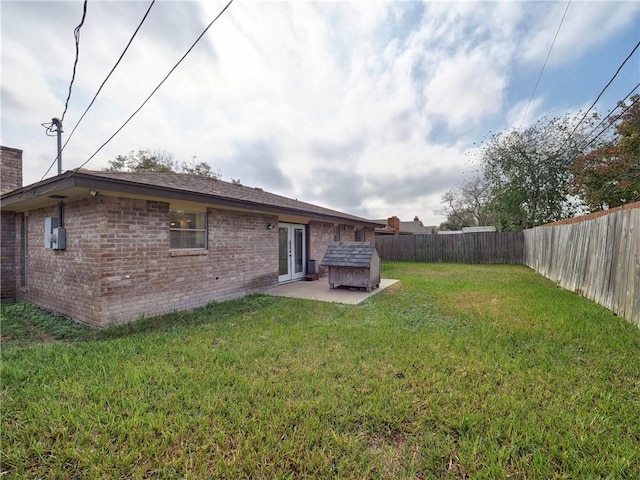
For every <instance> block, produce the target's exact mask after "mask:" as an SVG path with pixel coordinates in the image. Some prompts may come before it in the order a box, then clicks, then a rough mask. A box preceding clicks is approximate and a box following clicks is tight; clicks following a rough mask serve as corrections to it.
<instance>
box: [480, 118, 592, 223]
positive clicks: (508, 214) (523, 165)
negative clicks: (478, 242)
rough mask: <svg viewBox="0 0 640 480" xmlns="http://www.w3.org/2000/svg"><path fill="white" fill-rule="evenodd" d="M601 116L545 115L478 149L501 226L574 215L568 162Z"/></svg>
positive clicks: (490, 204) (489, 202) (490, 203)
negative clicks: (582, 118)
mask: <svg viewBox="0 0 640 480" xmlns="http://www.w3.org/2000/svg"><path fill="white" fill-rule="evenodd" d="M595 120H597V116H593V117H591V118H590V119H587V120H586V121H583V122H578V121H577V120H576V119H575V118H572V117H570V116H569V115H564V116H562V117H556V118H553V119H551V120H549V119H547V118H546V117H543V118H542V119H540V120H539V121H538V122H537V123H536V124H534V125H532V126H530V127H528V128H526V129H524V130H519V129H514V130H511V131H506V132H502V133H498V134H496V135H493V136H492V137H490V138H489V139H488V140H487V141H486V142H485V143H483V145H482V146H481V147H480V148H479V150H478V153H477V154H478V156H479V160H480V163H481V165H482V175H483V181H484V182H485V183H486V185H487V188H488V196H489V198H488V199H487V206H488V209H489V211H491V212H493V214H495V216H496V223H497V226H498V227H499V228H500V229H501V230H506V231H509V230H512V231H513V230H523V229H525V228H531V227H533V226H536V225H541V224H544V223H548V222H553V221H556V220H560V219H563V218H567V217H570V216H572V215H573V214H574V213H575V212H576V211H577V207H578V205H577V204H576V202H575V201H572V199H571V198H570V196H569V185H568V184H569V179H570V177H571V175H570V172H569V166H570V165H571V163H572V160H573V158H575V157H576V156H577V155H579V154H580V153H582V152H581V146H583V145H584V144H585V143H586V142H585V138H586V136H587V135H586V132H587V131H588V130H590V128H591V125H592V124H593V123H594V121H595Z"/></svg>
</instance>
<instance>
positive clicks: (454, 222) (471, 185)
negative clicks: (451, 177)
mask: <svg viewBox="0 0 640 480" xmlns="http://www.w3.org/2000/svg"><path fill="white" fill-rule="evenodd" d="M488 200H489V186H488V185H487V183H486V182H485V181H484V179H483V177H481V176H475V177H473V178H472V179H470V180H467V181H466V182H464V183H463V185H462V187H460V188H456V189H453V190H449V191H448V192H447V193H445V194H444V195H442V203H443V206H442V207H441V208H439V209H437V210H436V211H435V213H436V214H438V215H446V216H447V221H446V222H443V223H442V224H441V225H440V229H441V230H460V229H461V228H462V227H473V226H477V225H491V224H493V223H495V217H494V215H493V214H492V212H491V208H490V205H489V203H488Z"/></svg>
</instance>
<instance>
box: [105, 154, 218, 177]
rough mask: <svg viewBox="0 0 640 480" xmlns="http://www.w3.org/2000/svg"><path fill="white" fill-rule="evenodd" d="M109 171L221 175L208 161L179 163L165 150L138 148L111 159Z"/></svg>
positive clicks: (204, 175)
mask: <svg viewBox="0 0 640 480" xmlns="http://www.w3.org/2000/svg"><path fill="white" fill-rule="evenodd" d="M105 170H106V171H108V172H158V173H189V174H193V175H200V176H203V177H219V176H220V173H219V172H217V173H213V172H211V166H210V165H209V164H208V163H206V162H199V163H196V162H195V156H194V158H193V161H192V162H191V163H190V164H189V163H187V162H182V164H179V163H178V162H177V161H175V160H174V158H173V154H171V153H167V152H165V151H153V152H152V151H151V150H138V151H137V152H135V151H133V150H132V151H131V152H129V153H128V154H127V155H118V156H117V157H116V158H115V159H114V160H109V166H108V167H107V168H105Z"/></svg>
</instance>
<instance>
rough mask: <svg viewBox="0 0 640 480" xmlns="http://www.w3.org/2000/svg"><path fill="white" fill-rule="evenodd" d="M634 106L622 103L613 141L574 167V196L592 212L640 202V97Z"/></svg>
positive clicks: (634, 99) (583, 156)
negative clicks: (580, 199)
mask: <svg viewBox="0 0 640 480" xmlns="http://www.w3.org/2000/svg"><path fill="white" fill-rule="evenodd" d="M631 102H632V103H631V104H630V105H629V106H626V105H625V104H624V103H622V102H621V103H620V104H619V105H618V106H619V107H620V108H621V112H622V113H620V114H619V115H617V116H616V117H614V118H612V119H610V124H611V125H615V134H614V136H613V138H611V139H610V140H608V141H607V142H606V143H604V144H603V145H601V146H600V147H598V148H594V149H593V150H591V151H590V152H588V153H587V154H585V155H581V156H578V157H577V158H576V159H575V160H574V162H573V164H572V165H571V168H570V171H571V173H572V175H573V178H572V179H571V192H572V193H573V194H575V195H578V196H580V197H581V198H582V199H583V200H584V201H585V203H586V204H587V206H588V207H589V209H590V210H591V211H599V210H605V209H607V208H613V207H618V206H620V205H623V204H625V203H629V202H634V201H637V200H640V95H634V96H633V97H631Z"/></svg>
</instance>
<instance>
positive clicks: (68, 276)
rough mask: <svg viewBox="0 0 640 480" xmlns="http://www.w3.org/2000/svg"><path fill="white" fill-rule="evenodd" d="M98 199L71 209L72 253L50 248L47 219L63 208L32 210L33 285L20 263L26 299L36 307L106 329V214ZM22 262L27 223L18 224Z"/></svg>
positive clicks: (69, 234)
mask: <svg viewBox="0 0 640 480" xmlns="http://www.w3.org/2000/svg"><path fill="white" fill-rule="evenodd" d="M97 203H98V200H97V199H94V198H91V199H85V200H80V201H77V202H73V203H70V204H65V207H64V208H65V211H64V214H65V227H66V230H67V248H66V250H53V249H50V248H45V247H44V219H45V217H55V216H57V207H56V206H55V205H54V206H51V207H48V208H42V209H38V210H32V211H30V212H29V214H28V218H27V219H26V222H27V224H28V242H29V245H28V249H29V252H28V253H29V269H28V281H27V284H26V285H22V284H23V282H24V268H23V264H22V262H18V265H19V268H18V269H17V270H18V275H17V278H16V280H17V283H18V285H19V287H18V293H17V296H18V298H19V299H20V300H24V301H27V302H31V303H36V304H38V305H41V306H43V307H45V308H48V309H50V310H52V311H54V312H57V313H60V314H63V315H67V316H70V317H73V318H75V319H77V320H79V321H81V322H84V323H90V324H94V325H100V324H101V322H100V297H99V293H100V291H99V287H98V269H99V265H100V257H99V236H98V226H99V222H100V215H99V214H98V209H97ZM18 228H19V234H18V238H19V240H18V242H19V244H18V246H19V248H18V250H19V253H18V258H23V256H24V252H23V249H22V242H23V241H24V240H23V228H22V221H20V222H19V225H18Z"/></svg>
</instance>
